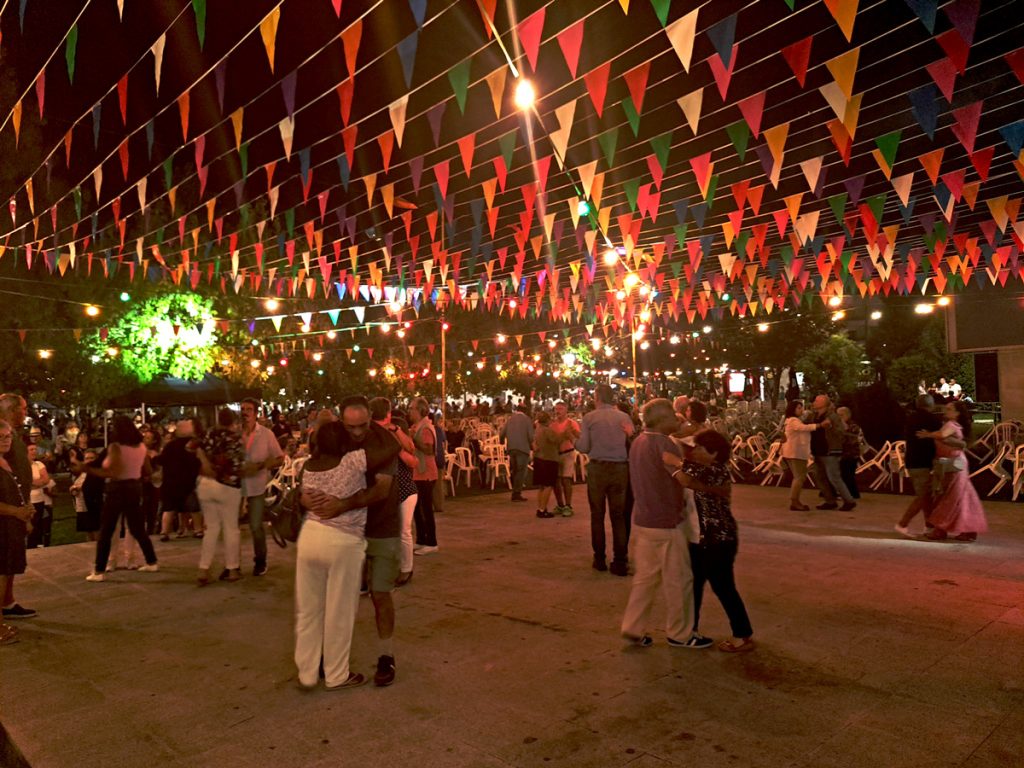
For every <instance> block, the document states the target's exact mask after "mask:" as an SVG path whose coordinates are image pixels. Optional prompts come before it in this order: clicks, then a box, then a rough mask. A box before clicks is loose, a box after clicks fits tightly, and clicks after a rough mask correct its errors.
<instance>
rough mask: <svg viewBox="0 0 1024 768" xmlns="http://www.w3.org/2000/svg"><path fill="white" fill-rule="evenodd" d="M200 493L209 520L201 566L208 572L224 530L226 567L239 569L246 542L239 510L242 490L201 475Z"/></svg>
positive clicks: (201, 553) (204, 536) (200, 504)
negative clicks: (241, 532) (241, 550)
mask: <svg viewBox="0 0 1024 768" xmlns="http://www.w3.org/2000/svg"><path fill="white" fill-rule="evenodd" d="M196 495H197V496H198V497H199V506H200V507H201V508H202V512H203V520H204V522H205V523H206V533H204V534H203V546H202V550H201V551H200V553H199V569H200V570H203V571H205V570H206V569H207V568H209V567H210V564H211V563H212V562H213V555H214V552H216V550H217V539H219V538H220V535H221V532H223V533H224V567H225V568H229V569H235V568H238V563H239V547H240V545H241V541H242V537H241V534H240V533H239V532H238V513H239V511H240V509H241V506H242V489H241V488H232V487H231V486H230V485H224V484H223V483H218V482H217V481H216V480H214V479H213V478H212V477H200V478H199V484H198V485H197V486H196Z"/></svg>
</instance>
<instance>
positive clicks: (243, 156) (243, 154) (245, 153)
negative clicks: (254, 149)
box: [238, 142, 249, 179]
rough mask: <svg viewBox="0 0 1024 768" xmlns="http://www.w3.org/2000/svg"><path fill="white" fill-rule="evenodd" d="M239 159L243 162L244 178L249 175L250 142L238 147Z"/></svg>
mask: <svg viewBox="0 0 1024 768" xmlns="http://www.w3.org/2000/svg"><path fill="white" fill-rule="evenodd" d="M238 159H239V160H241V162H242V178H243V179H244V178H245V177H246V176H248V175H249V142H245V143H244V144H242V146H240V147H239V148H238Z"/></svg>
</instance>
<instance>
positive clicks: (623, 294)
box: [615, 288, 626, 301]
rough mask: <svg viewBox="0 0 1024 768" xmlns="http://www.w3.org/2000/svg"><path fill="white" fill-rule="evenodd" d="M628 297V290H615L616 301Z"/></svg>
mask: <svg viewBox="0 0 1024 768" xmlns="http://www.w3.org/2000/svg"><path fill="white" fill-rule="evenodd" d="M625 298H626V292H625V291H624V290H622V289H621V288H620V289H619V290H617V291H616V292H615V299H616V301H623V300H624V299H625Z"/></svg>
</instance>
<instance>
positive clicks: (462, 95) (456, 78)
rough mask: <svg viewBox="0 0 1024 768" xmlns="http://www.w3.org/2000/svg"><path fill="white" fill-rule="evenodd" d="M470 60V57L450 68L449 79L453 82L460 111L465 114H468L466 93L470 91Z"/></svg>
mask: <svg viewBox="0 0 1024 768" xmlns="http://www.w3.org/2000/svg"><path fill="white" fill-rule="evenodd" d="M470 61H471V60H470V59H465V60H464V61H461V62H459V63H458V64H456V65H455V66H454V67H452V68H451V69H449V70H448V81H449V82H450V83H451V84H452V90H453V91H454V92H455V101H456V102H458V105H459V112H461V113H462V114H463V115H464V114H466V94H467V92H468V91H469V63H470Z"/></svg>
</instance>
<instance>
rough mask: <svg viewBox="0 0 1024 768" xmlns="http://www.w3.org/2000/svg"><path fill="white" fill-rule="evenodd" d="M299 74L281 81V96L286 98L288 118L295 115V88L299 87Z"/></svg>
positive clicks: (291, 75)
mask: <svg viewBox="0 0 1024 768" xmlns="http://www.w3.org/2000/svg"><path fill="white" fill-rule="evenodd" d="M298 79H299V73H298V72H297V71H296V72H292V73H291V74H289V75H287V76H286V77H285V78H284V80H282V81H281V94H282V95H283V96H284V108H285V111H286V112H287V113H288V117H291V116H292V115H294V114H295V88H296V86H297V85H298Z"/></svg>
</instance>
